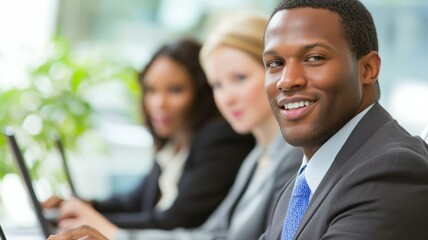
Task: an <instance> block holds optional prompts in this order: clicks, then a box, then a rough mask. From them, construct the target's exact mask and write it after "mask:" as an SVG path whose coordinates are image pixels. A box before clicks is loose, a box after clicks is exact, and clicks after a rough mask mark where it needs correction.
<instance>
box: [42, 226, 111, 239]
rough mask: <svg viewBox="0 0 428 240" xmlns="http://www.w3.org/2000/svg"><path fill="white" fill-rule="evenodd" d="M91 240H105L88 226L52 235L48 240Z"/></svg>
mask: <svg viewBox="0 0 428 240" xmlns="http://www.w3.org/2000/svg"><path fill="white" fill-rule="evenodd" d="M83 238H84V239H93V240H106V239H108V238H106V237H105V236H104V235H103V234H101V233H100V232H99V231H98V230H96V229H95V228H93V227H91V226H88V225H81V226H78V227H74V228H71V229H68V230H66V231H64V232H61V233H58V234H56V235H52V236H50V237H49V238H48V240H63V239H83Z"/></svg>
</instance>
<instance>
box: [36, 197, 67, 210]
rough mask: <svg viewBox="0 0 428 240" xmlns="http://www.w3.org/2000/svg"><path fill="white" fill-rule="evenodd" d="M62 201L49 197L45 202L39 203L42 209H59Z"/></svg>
mask: <svg viewBox="0 0 428 240" xmlns="http://www.w3.org/2000/svg"><path fill="white" fill-rule="evenodd" d="M63 201H64V199H62V198H60V197H58V196H55V195H53V196H50V197H49V198H48V199H47V200H45V201H43V202H41V203H40V205H41V206H42V208H59V206H60V205H61V203H62V202H63Z"/></svg>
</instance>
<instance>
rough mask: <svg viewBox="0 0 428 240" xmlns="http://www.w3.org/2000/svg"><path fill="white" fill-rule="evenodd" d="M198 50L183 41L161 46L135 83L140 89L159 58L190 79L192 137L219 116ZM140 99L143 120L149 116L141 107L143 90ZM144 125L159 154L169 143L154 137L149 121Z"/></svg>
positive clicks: (189, 41) (187, 41) (199, 47)
mask: <svg viewBox="0 0 428 240" xmlns="http://www.w3.org/2000/svg"><path fill="white" fill-rule="evenodd" d="M200 49H201V44H199V43H198V42H197V41H195V40H192V39H183V40H179V41H177V42H173V43H170V44H166V45H164V46H162V47H161V48H160V49H159V50H158V51H156V52H155V54H154V55H153V56H152V58H151V59H150V61H149V63H148V64H147V65H146V67H145V68H144V69H143V71H142V72H141V73H140V74H139V82H140V85H141V86H144V84H143V81H144V77H145V75H146V73H147V71H148V69H150V67H151V65H152V64H153V62H154V61H155V60H156V59H157V58H159V57H161V56H162V57H167V58H169V59H171V60H173V61H175V62H176V63H178V64H179V65H180V66H182V67H183V68H184V69H185V70H186V71H187V72H188V73H189V75H190V76H191V81H192V84H193V89H194V91H195V92H194V96H195V97H194V102H193V108H192V109H191V111H190V116H189V119H190V121H189V123H188V124H189V128H190V130H191V131H192V132H193V133H194V132H195V131H196V130H198V129H199V128H200V127H201V126H203V125H204V124H205V123H206V122H208V121H209V120H211V119H213V118H216V117H220V113H219V112H218V110H217V107H216V105H215V103H214V97H213V93H212V90H211V87H210V86H209V85H208V82H207V79H206V76H205V73H204V71H203V70H202V67H201V65H200V63H199V51H200ZM142 90H143V98H142V101H141V105H142V110H143V114H144V116H149V115H148V112H147V109H146V107H145V106H144V95H145V94H144V89H142ZM145 123H146V125H147V127H148V128H149V131H150V132H151V134H152V136H153V139H154V142H155V146H156V149H157V150H159V149H160V148H162V147H163V146H164V145H165V143H166V142H167V141H168V140H169V139H166V138H161V137H160V136H158V135H157V134H156V133H155V131H154V129H153V126H152V124H151V123H150V121H147V117H146V118H145Z"/></svg>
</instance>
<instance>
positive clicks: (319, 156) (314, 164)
mask: <svg viewBox="0 0 428 240" xmlns="http://www.w3.org/2000/svg"><path fill="white" fill-rule="evenodd" d="M373 105H374V104H372V105H370V106H369V107H367V108H366V109H364V110H363V111H362V112H360V113H359V114H357V115H356V116H355V117H354V118H352V119H351V120H350V121H349V122H348V123H347V124H345V126H343V127H342V128H341V129H340V130H339V131H338V132H337V133H335V134H334V135H333V136H332V137H331V138H330V139H329V140H328V141H327V142H325V143H324V144H323V145H322V146H321V147H320V148H319V149H318V151H316V152H315V154H314V155H313V156H312V159H311V160H310V161H309V163H308V159H307V158H306V156H303V161H302V166H304V165H306V164H307V167H306V170H305V172H304V174H305V178H306V181H307V182H308V185H309V188H310V189H311V195H312V194H313V193H314V192H315V191H316V190H317V188H318V185H319V184H320V182H321V180H322V179H323V178H324V176H325V174H326V173H327V171H328V169H329V168H330V166H331V165H332V163H333V161H334V159H335V158H336V155H337V154H338V153H339V151H340V149H341V148H342V147H343V145H344V144H345V142H346V140H347V139H348V137H349V135H351V132H352V131H353V130H354V128H355V126H356V125H357V124H358V122H359V121H360V120H361V119H362V118H363V117H364V115H366V113H367V112H368V111H369V110H370V109H371V108H372V107H373ZM302 166H301V167H302ZM299 171H300V169H299Z"/></svg>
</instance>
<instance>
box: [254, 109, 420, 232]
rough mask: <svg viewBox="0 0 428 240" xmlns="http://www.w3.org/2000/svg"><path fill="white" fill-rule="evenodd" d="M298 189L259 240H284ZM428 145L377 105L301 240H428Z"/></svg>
mask: <svg viewBox="0 0 428 240" xmlns="http://www.w3.org/2000/svg"><path fill="white" fill-rule="evenodd" d="M292 186H293V185H289V186H288V187H285V188H284V189H283V192H282V194H281V197H280V198H279V201H278V202H277V205H276V207H275V210H274V214H273V216H272V218H271V223H270V226H269V227H268V229H267V230H266V232H265V234H264V235H263V236H262V237H261V238H260V239H280V233H281V229H282V224H283V221H284V216H285V214H286V211H287V206H288V202H289V199H290V194H291V191H292V188H293V187H292ZM427 203H428V146H427V145H426V143H425V142H424V141H423V140H422V139H421V138H419V137H412V136H411V135H410V134H409V133H408V132H407V131H406V130H404V129H403V128H402V127H401V126H400V125H399V124H398V123H397V122H396V121H395V120H393V119H392V117H391V116H390V115H389V114H388V112H386V111H385V110H384V109H383V108H382V107H381V106H380V105H379V104H378V103H376V104H375V105H374V106H373V108H372V109H370V110H369V111H368V112H367V114H366V115H365V116H364V117H363V118H362V119H361V121H360V122H359V123H358V124H357V126H356V127H355V129H354V130H353V132H352V133H351V135H350V136H349V138H348V139H347V141H346V142H345V144H344V145H343V147H342V148H341V150H340V151H339V153H338V155H337V156H336V158H335V159H334V162H333V164H332V165H331V167H330V169H329V170H328V171H327V173H326V175H325V176H324V178H323V180H322V181H321V183H320V185H319V186H318V188H317V190H316V191H315V193H314V194H313V196H312V199H311V200H310V203H309V206H308V209H307V210H306V213H305V215H304V216H303V219H302V221H301V223H300V225H299V228H298V229H297V233H296V236H295V238H296V239H304V240H306V239H307V240H312V239H376V240H378V239H392V240H394V239H397V240H398V239H415V240H419V239H421V240H422V239H428V228H427V226H426V220H427V219H428V205H427Z"/></svg>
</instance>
